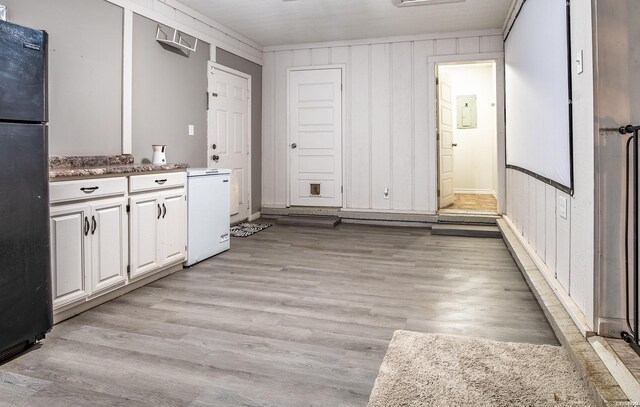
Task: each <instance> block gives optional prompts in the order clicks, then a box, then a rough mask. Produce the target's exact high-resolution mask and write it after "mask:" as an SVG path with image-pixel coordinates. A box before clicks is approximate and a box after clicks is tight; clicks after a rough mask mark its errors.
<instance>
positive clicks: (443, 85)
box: [437, 72, 455, 208]
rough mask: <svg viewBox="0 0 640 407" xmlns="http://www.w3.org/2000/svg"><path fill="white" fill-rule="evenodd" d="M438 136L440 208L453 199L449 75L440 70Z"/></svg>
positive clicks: (451, 117)
mask: <svg viewBox="0 0 640 407" xmlns="http://www.w3.org/2000/svg"><path fill="white" fill-rule="evenodd" d="M437 101H438V138H439V160H438V161H439V166H440V168H439V177H440V179H439V190H440V194H439V198H440V205H439V207H440V208H445V207H447V206H449V205H451V204H452V203H453V201H454V200H455V195H454V190H453V149H454V147H455V144H454V143H453V112H452V96H451V85H450V82H449V77H448V75H447V74H446V73H444V72H440V73H439V76H438V98H437Z"/></svg>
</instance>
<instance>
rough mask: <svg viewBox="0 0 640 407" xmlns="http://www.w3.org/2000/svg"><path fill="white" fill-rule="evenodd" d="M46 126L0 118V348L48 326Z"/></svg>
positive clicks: (27, 338)
mask: <svg viewBox="0 0 640 407" xmlns="http://www.w3.org/2000/svg"><path fill="white" fill-rule="evenodd" d="M47 145H48V144H47V126H46V125H38V124H8V123H0V353H2V350H6V349H7V348H9V347H12V346H15V345H17V344H19V343H22V342H25V341H28V342H30V343H32V342H34V341H35V340H36V339H38V338H40V337H41V336H42V334H44V333H46V332H48V331H49V330H50V329H51V326H52V323H53V314H52V298H51V272H50V269H51V262H50V251H49V250H50V249H49V176H48V174H49V173H48V170H49V169H48V167H49V164H48V150H47Z"/></svg>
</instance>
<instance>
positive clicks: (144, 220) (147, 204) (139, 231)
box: [129, 194, 162, 277]
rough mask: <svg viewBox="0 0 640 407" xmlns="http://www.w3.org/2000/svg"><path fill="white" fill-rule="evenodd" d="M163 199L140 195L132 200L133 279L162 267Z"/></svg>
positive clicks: (131, 252)
mask: <svg viewBox="0 0 640 407" xmlns="http://www.w3.org/2000/svg"><path fill="white" fill-rule="evenodd" d="M161 201H162V198H161V197H160V196H159V195H156V194H153V195H140V196H137V197H135V198H130V205H131V214H130V216H129V230H130V234H131V245H130V248H131V249H130V253H129V255H130V256H131V277H137V276H139V275H141V274H144V273H146V272H149V271H152V270H154V269H156V268H158V267H160V266H161V265H162V261H161V250H160V217H161V216H162V207H161V206H160V204H161Z"/></svg>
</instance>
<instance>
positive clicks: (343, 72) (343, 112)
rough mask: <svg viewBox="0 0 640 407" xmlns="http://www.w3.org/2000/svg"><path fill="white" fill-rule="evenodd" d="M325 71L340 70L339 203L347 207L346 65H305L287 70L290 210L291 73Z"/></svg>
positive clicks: (289, 205) (289, 196)
mask: <svg viewBox="0 0 640 407" xmlns="http://www.w3.org/2000/svg"><path fill="white" fill-rule="evenodd" d="M326 69H340V80H341V85H342V92H340V95H341V104H342V109H341V113H340V114H341V116H340V129H341V133H342V134H341V137H340V139H341V140H340V144H341V151H340V165H341V167H342V168H341V171H340V172H341V175H340V178H341V180H340V181H341V182H342V185H341V193H340V195H341V198H342V199H341V201H342V208H346V207H347V203H346V199H345V197H346V196H347V194H346V191H345V185H346V184H347V179H346V171H345V168H347V163H346V157H347V154H346V153H345V152H346V138H347V137H346V131H345V130H346V128H345V123H344V122H345V117H347V103H346V102H347V100H346V99H347V98H346V93H347V87H346V86H345V84H346V76H347V75H346V72H347V65H346V64H330V65H305V66H295V67H289V68H287V144H286V145H285V148H286V151H287V163H286V164H287V165H286V171H287V185H286V187H287V188H286V191H287V201H286V207H287V208H290V207H291V149H290V148H289V140H291V128H290V114H291V101H290V100H289V92H290V90H291V72H296V71H322V70H326Z"/></svg>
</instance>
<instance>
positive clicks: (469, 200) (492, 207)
mask: <svg viewBox="0 0 640 407" xmlns="http://www.w3.org/2000/svg"><path fill="white" fill-rule="evenodd" d="M497 208H498V203H497V201H496V197H495V196H493V195H491V194H455V200H454V201H453V203H452V204H451V205H449V206H447V207H446V208H445V209H464V210H478V211H494V212H495V211H496V210H497Z"/></svg>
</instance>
